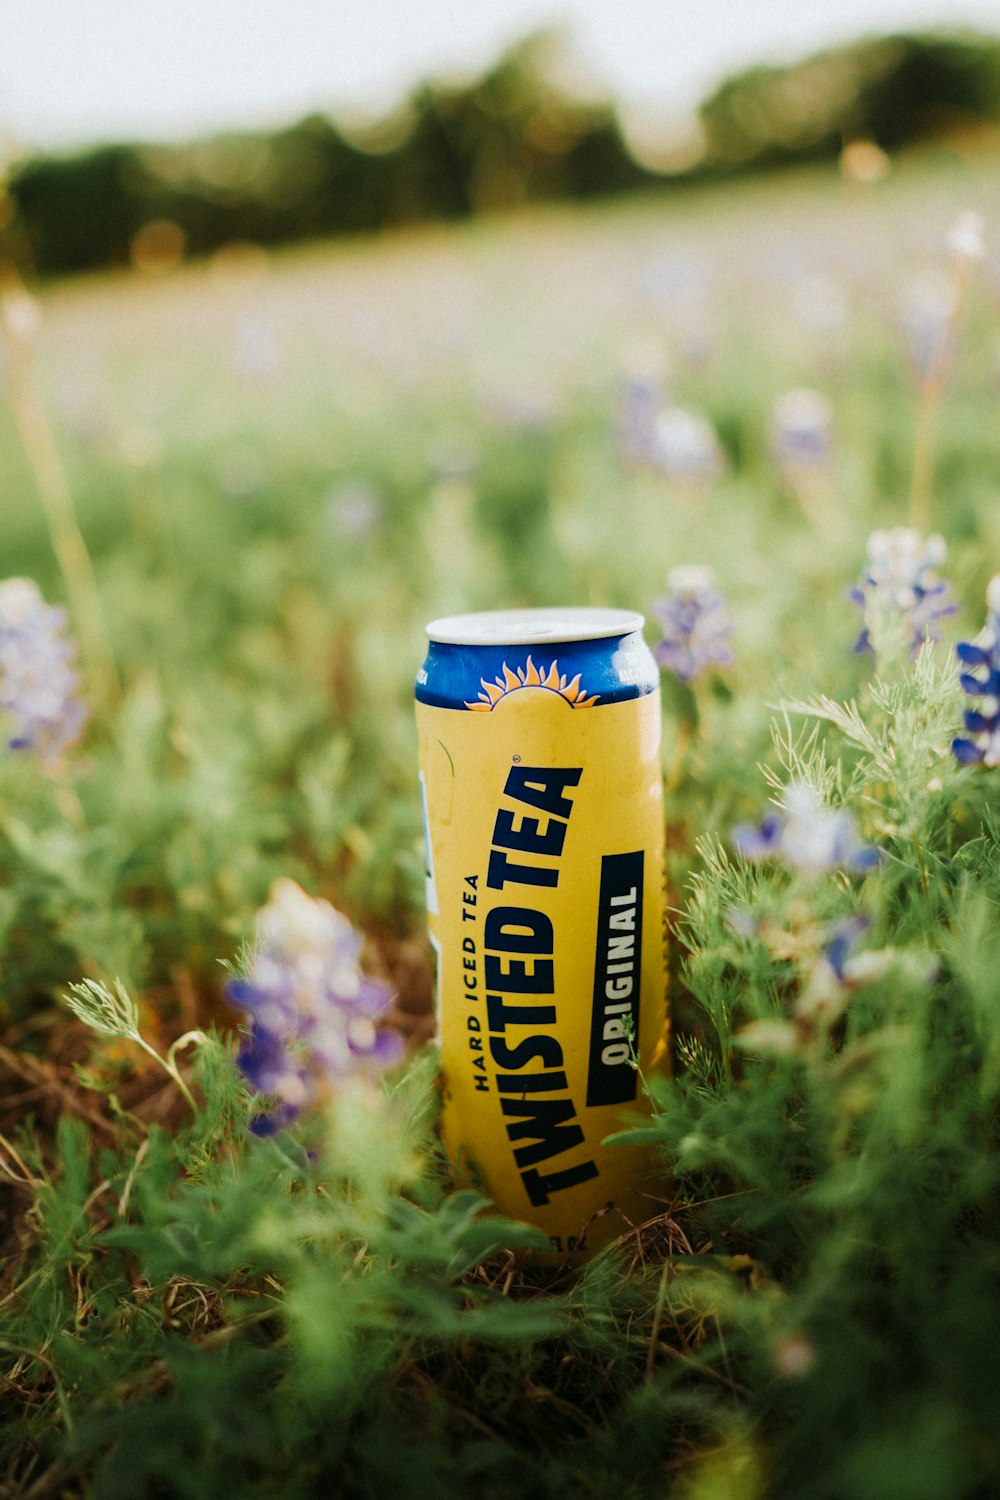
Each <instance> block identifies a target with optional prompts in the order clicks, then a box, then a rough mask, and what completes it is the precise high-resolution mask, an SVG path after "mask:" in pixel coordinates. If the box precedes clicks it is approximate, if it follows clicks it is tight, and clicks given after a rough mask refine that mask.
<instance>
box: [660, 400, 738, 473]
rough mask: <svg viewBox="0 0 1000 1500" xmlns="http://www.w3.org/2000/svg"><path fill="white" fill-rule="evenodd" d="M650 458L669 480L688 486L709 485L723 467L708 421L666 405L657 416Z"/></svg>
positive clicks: (698, 414) (719, 451)
mask: <svg viewBox="0 0 1000 1500" xmlns="http://www.w3.org/2000/svg"><path fill="white" fill-rule="evenodd" d="M649 457H650V462H651V463H652V464H653V465H654V466H655V467H656V468H657V469H659V470H660V472H661V473H662V474H665V475H666V477H667V478H668V479H675V480H678V481H680V482H681V483H685V484H688V485H695V486H698V485H704V484H708V483H710V482H711V480H713V479H714V478H715V477H716V475H717V474H718V473H719V471H720V470H721V468H722V451H721V449H720V448H719V441H718V438H717V437H716V435H715V431H714V429H713V427H712V424H711V423H710V422H709V420H708V418H707V417H703V416H702V415H701V413H700V412H695V411H685V410H684V409H683V408H682V407H679V406H668V407H666V408H665V409H664V410H663V411H661V412H660V415H659V416H658V417H657V419H656V426H655V429H654V431H653V439H652V446H651V448H650V453H649Z"/></svg>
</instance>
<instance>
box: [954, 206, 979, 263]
mask: <svg viewBox="0 0 1000 1500" xmlns="http://www.w3.org/2000/svg"><path fill="white" fill-rule="evenodd" d="M948 249H949V250H950V251H951V252H952V254H953V255H957V256H958V258H959V260H982V259H983V256H984V255H985V254H986V245H985V243H984V241H983V220H982V215H981V214H977V213H971V212H969V213H964V214H962V215H961V216H960V217H959V218H958V220H957V221H956V222H955V224H954V225H953V226H952V228H951V230H950V231H949V233H948Z"/></svg>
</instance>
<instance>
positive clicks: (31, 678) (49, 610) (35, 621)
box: [0, 578, 87, 763]
mask: <svg viewBox="0 0 1000 1500" xmlns="http://www.w3.org/2000/svg"><path fill="white" fill-rule="evenodd" d="M65 625H66V611H65V610H64V609H61V608H59V607H56V606H53V605H49V604H46V603H45V600H44V599H43V598H42V595H41V593H40V591H39V589H38V585H37V584H36V583H34V582H33V581H32V580H31V579H30V578H8V579H6V580H5V581H4V582H2V583H0V713H2V714H3V715H5V716H7V718H8V723H9V724H10V725H11V726H12V729H13V732H12V733H11V731H10V729H8V731H7V736H8V737H7V744H8V746H9V748H10V749H11V750H30V751H33V752H34V754H36V755H37V756H38V757H39V758H40V759H41V760H43V761H46V762H48V763H54V762H56V761H58V760H59V759H60V757H61V756H62V754H63V752H64V751H65V750H66V749H67V748H68V747H69V746H70V745H71V744H73V742H74V741H75V740H76V739H78V738H79V735H80V731H81V730H82V728H83V724H84V721H85V719H86V717H87V710H86V707H85V706H84V704H83V703H81V702H80V700H79V699H78V698H77V697H76V690H77V687H78V685H79V678H78V676H77V673H76V672H75V671H74V670H73V667H72V665H71V663H72V661H73V658H74V656H75V654H76V648H75V647H74V645H73V643H72V641H70V640H67V639H66V638H65V637H64V636H63V634H62V632H63V629H64V627H65Z"/></svg>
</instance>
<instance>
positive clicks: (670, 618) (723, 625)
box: [652, 565, 733, 682]
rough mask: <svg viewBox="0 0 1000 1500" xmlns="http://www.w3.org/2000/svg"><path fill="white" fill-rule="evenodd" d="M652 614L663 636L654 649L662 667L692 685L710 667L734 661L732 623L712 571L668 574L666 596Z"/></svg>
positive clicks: (687, 570) (689, 568) (675, 570)
mask: <svg viewBox="0 0 1000 1500" xmlns="http://www.w3.org/2000/svg"><path fill="white" fill-rule="evenodd" d="M652 608H653V613H654V615H655V616H656V619H657V621H658V622H659V626H660V630H661V631H662V637H661V639H660V640H659V641H658V643H657V644H656V645H655V646H654V647H653V655H654V656H655V657H656V660H657V661H658V662H659V664H660V666H661V667H666V668H667V670H668V671H670V672H673V674H674V676H675V677H678V678H680V680H681V682H690V681H691V679H692V678H694V677H697V676H698V674H699V673H700V672H704V671H705V670H706V668H708V667H728V666H729V664H730V663H731V661H732V659H733V653H732V651H731V650H730V648H729V637H730V635H731V634H732V630H733V624H732V620H731V619H730V617H729V609H728V607H727V605H726V601H725V599H724V598H723V597H722V595H721V594H720V593H719V591H718V589H717V588H716V586H715V578H714V575H713V573H712V570H711V568H703V567H699V566H694V565H689V566H685V567H680V568H672V569H671V571H670V572H669V573H668V574H667V594H666V597H665V598H663V599H657V600H656V601H655V602H654V604H653V606H652Z"/></svg>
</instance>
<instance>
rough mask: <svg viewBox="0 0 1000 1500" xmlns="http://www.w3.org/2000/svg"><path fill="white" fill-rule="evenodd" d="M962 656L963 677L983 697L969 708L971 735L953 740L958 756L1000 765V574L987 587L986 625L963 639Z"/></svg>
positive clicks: (972, 692) (959, 651) (967, 721)
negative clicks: (977, 632) (971, 638)
mask: <svg viewBox="0 0 1000 1500" xmlns="http://www.w3.org/2000/svg"><path fill="white" fill-rule="evenodd" d="M955 650H956V652H957V654H958V659H959V661H960V662H961V663H962V665H963V666H965V667H967V668H969V670H968V671H965V672H963V673H962V675H961V678H960V681H961V684H962V687H963V688H964V689H965V691H966V692H967V693H968V694H969V697H970V698H977V699H978V700H979V701H978V703H977V705H976V707H975V708H969V709H967V710H966V712H965V727H966V729H967V730H969V737H966V736H964V735H963V736H960V737H959V738H957V739H954V740H952V742H951V748H952V751H953V753H954V755H955V759H956V760H958V761H960V762H961V763H962V765H964V766H974V765H983V766H989V767H993V766H998V765H1000V574H997V576H996V577H995V578H993V579H991V580H990V585H989V588H988V589H987V590H986V626H985V628H984V629H983V630H982V631H981V632H980V634H979V635H978V636H977V637H976V639H975V640H974V641H960V642H959V644H958V645H957V646H956V647H955Z"/></svg>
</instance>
